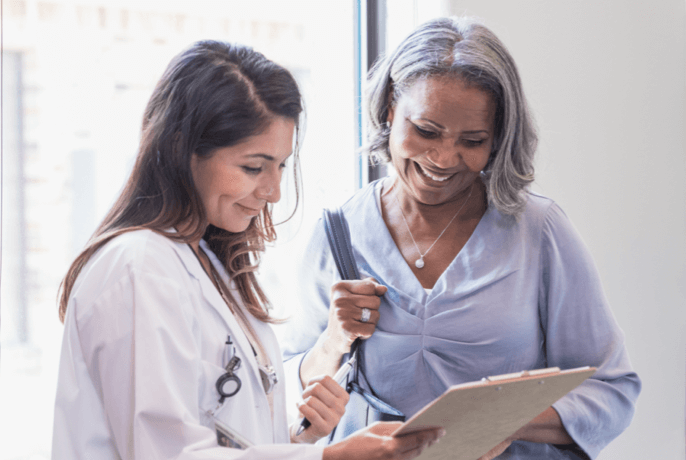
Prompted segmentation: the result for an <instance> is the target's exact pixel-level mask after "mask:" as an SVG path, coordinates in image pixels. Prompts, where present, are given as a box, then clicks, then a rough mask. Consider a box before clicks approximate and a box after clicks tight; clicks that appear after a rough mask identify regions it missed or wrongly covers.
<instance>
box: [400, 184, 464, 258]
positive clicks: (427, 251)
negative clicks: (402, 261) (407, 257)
mask: <svg viewBox="0 0 686 460" xmlns="http://www.w3.org/2000/svg"><path fill="white" fill-rule="evenodd" d="M473 188H474V183H473V182H472V185H470V186H469V195H467V199H466V200H464V203H462V206H460V209H458V210H457V212H456V213H455V215H454V216H453V218H452V219H450V222H448V225H446V226H445V228H444V229H443V231H442V232H441V234H440V235H438V238H436V241H434V242H433V244H432V245H431V246H429V249H427V250H426V252H425V253H424V254H422V251H420V250H419V246H418V245H417V242H416V241H415V239H414V236H413V235H412V230H410V226H409V225H408V223H407V219H406V218H405V213H404V212H403V207H402V206H401V205H400V201H399V200H398V194H397V192H396V193H394V194H393V196H395V201H396V202H397V203H398V207H399V208H400V215H401V216H403V221H404V222H405V227H407V231H408V233H409V234H410V238H412V242H413V243H414V247H415V248H417V252H418V253H419V259H417V260H416V261H415V262H414V266H415V267H417V268H423V267H424V257H425V256H426V255H427V254H428V253H429V251H431V248H433V247H434V245H435V244H436V243H438V240H440V239H441V237H442V236H443V234H444V233H445V231H446V230H448V227H450V224H452V223H453V221H454V220H455V218H456V217H457V216H458V214H460V211H462V208H464V205H466V204H467V201H469V198H470V197H471V196H472V189H473Z"/></svg>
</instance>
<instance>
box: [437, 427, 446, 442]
mask: <svg viewBox="0 0 686 460" xmlns="http://www.w3.org/2000/svg"><path fill="white" fill-rule="evenodd" d="M443 436H445V429H443V428H441V431H439V432H438V438H439V439H440V438H442V437H443Z"/></svg>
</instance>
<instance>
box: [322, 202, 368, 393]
mask: <svg viewBox="0 0 686 460" xmlns="http://www.w3.org/2000/svg"><path fill="white" fill-rule="evenodd" d="M323 220H324V231H325V232H326V237H327V239H328V240H329V246H330V247H331V254H332V255H333V260H334V261H335V262H336V268H337V269H338V273H339V274H340V275H341V279H344V280H358V279H360V272H358V271H357V264H356V263H355V258H354V257H353V250H352V244H351V242H350V229H349V228H348V221H347V220H346V219H345V216H344V215H343V210H342V209H341V208H337V209H334V210H331V209H324V215H323ZM361 345H362V341H361V340H360V339H359V338H358V339H355V341H354V342H353V343H352V345H351V346H350V353H349V355H348V356H352V355H353V354H354V353H357V360H356V361H355V366H354V368H353V372H352V376H351V377H352V381H354V382H357V381H358V372H359V368H360V366H361V363H360V359H361V353H362V347H361ZM349 379H350V377H349ZM370 389H371V387H370ZM372 392H373V390H372Z"/></svg>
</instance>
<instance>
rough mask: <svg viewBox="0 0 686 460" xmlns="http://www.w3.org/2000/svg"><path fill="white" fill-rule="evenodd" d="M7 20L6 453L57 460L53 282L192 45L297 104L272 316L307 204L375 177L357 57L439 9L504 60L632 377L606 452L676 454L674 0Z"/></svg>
mask: <svg viewBox="0 0 686 460" xmlns="http://www.w3.org/2000/svg"><path fill="white" fill-rule="evenodd" d="M1 5H2V188H1V193H2V271H1V278H0V283H1V285H0V286H1V298H0V301H1V303H0V460H43V459H48V458H50V445H51V431H52V411H53V404H54V397H55V386H56V378H57V366H58V361H59V349H60V344H61V335H62V325H61V324H60V322H59V320H58V318H57V307H56V293H57V288H58V285H59V282H60V280H61V278H62V276H63V275H64V273H65V272H66V269H67V267H68V265H69V264H70V262H71V261H72V259H73V258H74V257H75V255H76V254H78V252H79V251H80V249H81V248H82V246H83V245H84V243H85V242H86V241H87V239H88V238H89V236H90V235H91V233H92V232H93V230H94V229H95V227H96V225H97V224H98V222H99V221H100V220H101V219H102V218H103V217H104V214H105V212H106V211H107V210H108V208H109V206H110V205H111V204H112V202H113V200H114V198H115V196H116V195H117V192H118V191H119V189H120V188H121V186H122V184H123V182H124V180H125V178H126V176H127V174H128V171H129V169H130V167H131V165H132V161H133V158H134V156H135V154H136V149H137V145H138V140H139V129H140V121H141V117H142V113H143V108H144V106H145V104H146V102H147V99H148V97H149V96H150V93H151V92H152V89H153V86H154V84H155V83H156V81H157V79H158V78H159V77H160V75H161V74H162V72H163V70H164V68H165V66H166V65H167V63H168V62H169V60H170V59H171V58H172V56H174V55H175V54H177V53H178V52H179V51H181V50H182V49H183V48H185V47H187V46H188V45H190V44H191V43H193V42H194V41H196V40H199V39H219V40H227V41H234V42H242V43H245V44H249V45H251V46H253V47H254V48H255V49H257V50H259V51H261V52H262V53H264V54H265V55H266V56H267V57H268V58H270V59H273V60H275V61H276V62H279V63H281V64H283V65H284V66H286V67H287V68H288V69H290V70H291V71H292V72H293V74H294V75H295V76H296V78H297V80H298V82H299V83H300V85H301V87H302V89H303V93H304V95H305V103H306V110H307V123H306V136H305V141H304V145H303V150H302V155H301V158H302V178H303V185H304V195H305V196H304V201H301V203H300V207H299V211H298V212H297V213H296V215H295V216H294V217H293V218H292V219H291V220H290V221H289V222H288V223H286V224H284V225H281V226H280V227H279V240H278V242H277V243H276V244H275V246H274V247H273V248H271V249H268V251H267V253H266V255H265V257H264V259H263V263H262V269H261V272H260V277H261V280H262V282H263V284H264V285H265V287H266V289H267V291H268V293H269V295H270V297H271V298H272V299H273V301H274V304H275V309H276V315H277V316H282V317H286V316H289V315H291V314H292V313H293V312H294V311H296V309H297V308H298V305H297V301H296V300H295V299H296V296H295V286H296V285H297V278H296V276H295V270H294V267H295V266H296V265H297V263H298V258H299V254H300V252H301V250H302V248H303V245H304V244H305V242H306V241H307V238H308V236H309V233H310V231H311V228H312V226H313V225H314V222H315V221H316V219H317V218H318V217H319V216H320V214H321V209H322V208H323V207H326V206H335V205H339V204H341V203H342V202H343V201H345V200H346V199H347V197H349V196H350V195H351V194H352V193H354V191H355V190H356V189H358V188H359V187H361V186H363V185H364V184H366V183H367V182H368V181H369V180H373V179H375V178H377V177H380V176H382V175H384V174H386V171H385V169H384V168H378V167H377V168H372V167H369V166H368V162H367V159H366V158H364V157H361V156H360V155H358V154H357V153H356V148H357V147H358V146H359V145H360V142H361V141H362V139H363V138H364V135H365V133H364V128H363V126H364V123H363V121H364V120H363V118H362V114H361V113H360V95H361V91H363V89H364V75H365V74H366V71H367V69H368V67H369V65H370V63H371V62H373V60H374V59H375V57H376V56H378V55H379V54H383V53H384V51H385V50H392V49H393V48H394V47H395V46H396V45H397V44H398V43H399V42H400V41H401V40H402V38H403V37H404V36H405V35H407V34H408V33H409V32H410V31H411V30H413V29H414V28H415V27H416V26H417V25H419V24H420V23H422V22H424V21H425V20H427V19H430V18H432V17H437V16H444V15H449V14H454V15H455V14H456V15H475V16H478V17H480V18H481V19H482V20H483V21H484V22H485V23H486V25H487V26H489V27H490V28H491V29H492V30H493V31H494V32H495V33H496V34H497V35H498V36H499V37H500V38H501V40H502V41H503V42H504V43H505V44H506V45H507V46H508V48H509V49H510V52H511V54H512V55H513V57H514V59H515V61H516V62H517V64H518V66H519V69H520V72H521V75H522V79H523V82H524V88H525V92H526V94H527V97H528V99H529V102H530V104H531V106H532V110H533V113H534V115H535V117H536V120H537V122H538V125H539V130H540V147H539V156H538V160H537V181H536V183H535V186H534V190H536V191H537V192H539V193H542V194H544V195H547V196H549V197H551V198H553V199H555V200H556V201H557V202H558V203H560V205H561V206H562V208H563V209H564V210H565V212H566V213H567V214H568V215H569V217H570V218H571V220H572V221H573V222H574V223H575V225H576V226H577V228H578V229H579V232H580V233H581V235H582V236H583V238H584V240H585V241H586V243H587V244H588V246H589V247H590V250H591V253H592V254H593V256H594V258H595V260H596V263H597V266H598V270H599V271H600V274H601V278H602V279H603V282H604V286H605V289H606V295H607V297H608V299H609V301H610V303H611V305H612V307H613V311H614V313H615V316H616V318H617V321H618V322H619V324H620V326H621V327H622V328H623V330H624V332H625V333H626V343H627V347H628V349H629V353H630V356H631V358H632V361H633V364H634V366H635V368H636V370H637V371H638V373H639V375H640V376H641V377H642V379H643V383H644V387H643V393H642V395H641V397H640V398H639V401H638V407H637V411H636V416H635V418H634V421H633V423H632V425H631V426H630V427H629V429H628V430H627V431H626V432H625V433H624V434H622V435H621V436H620V437H619V438H617V439H616V440H615V441H614V442H613V443H612V444H610V446H608V447H607V448H606V449H605V450H604V451H603V452H602V453H601V455H600V457H599V458H601V459H615V458H616V459H620V458H621V459H645V458H669V459H684V458H686V454H685V444H686V442H685V435H686V429H685V424H684V415H685V403H686V385H685V382H686V296H685V293H686V199H685V198H686V179H685V177H686V134H685V133H686V2H684V0H662V1H660V2H653V3H651V5H650V6H649V7H648V6H647V5H646V4H644V2H637V1H626V0H605V1H603V2H596V1H594V0H569V1H566V2H553V1H543V0H516V1H511V0H509V1H508V0H421V1H419V0H387V1H383V0H366V1H365V0H337V1H328V2H323V1H316V0H280V1H279V0H251V1H249V2H246V1H233V0H222V1H203V0H196V1H193V2H190V1H183V0H166V1H160V0H157V1H155V0H45V1H38V0H2V2H1ZM293 183H294V180H293V177H292V176H291V177H285V178H284V184H283V187H284V190H285V193H284V199H283V200H282V203H280V204H279V205H278V206H277V208H276V210H275V212H276V215H277V220H278V219H279V218H285V217H287V216H288V215H290V212H291V211H292V209H293V206H294V204H295V197H294V193H293ZM579 289H583V286H579ZM277 332H278V331H277Z"/></svg>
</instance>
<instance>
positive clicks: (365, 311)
mask: <svg viewBox="0 0 686 460" xmlns="http://www.w3.org/2000/svg"><path fill="white" fill-rule="evenodd" d="M371 317H372V311H371V310H370V309H369V308H363V309H362V317H361V318H360V321H362V322H363V323H368V322H369V319H370V318H371Z"/></svg>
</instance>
